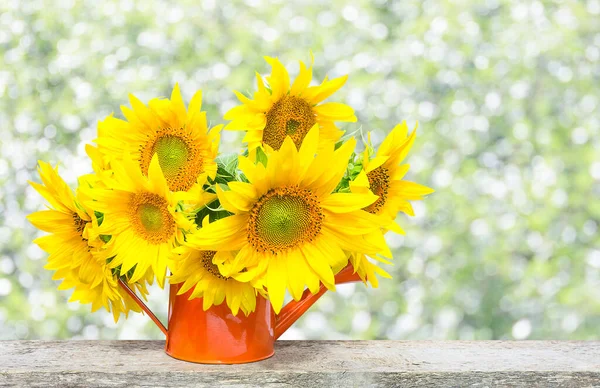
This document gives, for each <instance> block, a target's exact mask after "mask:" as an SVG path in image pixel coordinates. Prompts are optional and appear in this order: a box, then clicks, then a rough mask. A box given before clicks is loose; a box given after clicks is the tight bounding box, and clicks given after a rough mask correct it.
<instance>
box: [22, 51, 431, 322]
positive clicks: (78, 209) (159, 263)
mask: <svg viewBox="0 0 600 388" xmlns="http://www.w3.org/2000/svg"><path fill="white" fill-rule="evenodd" d="M266 61H267V63H268V64H269V65H270V66H271V68H272V70H271V73H270V75H269V76H267V77H266V83H265V80H264V79H263V77H262V76H260V75H258V74H257V76H256V79H257V91H256V92H255V93H254V95H253V96H252V98H250V97H247V96H245V95H243V94H241V93H239V92H235V93H236V95H237V97H238V98H239V100H240V102H241V105H239V106H237V107H234V108H233V109H231V110H230V111H229V112H227V113H226V114H225V116H224V118H225V119H226V120H228V121H229V123H228V124H227V125H226V126H225V127H224V128H223V126H222V125H218V126H216V127H213V128H209V127H208V125H207V117H206V113H205V112H203V111H202V110H201V109H202V94H201V91H198V92H197V93H196V94H195V95H194V96H193V97H192V98H191V100H190V102H189V104H188V106H187V107H186V105H185V103H184V101H183V99H182V96H181V93H180V90H179V87H178V85H175V87H174V89H173V92H172V94H171V97H170V98H169V99H166V98H156V99H152V100H150V101H149V103H148V104H147V105H146V104H144V103H142V102H141V101H140V100H138V99H137V98H136V97H134V96H133V95H131V96H130V100H129V101H130V104H131V107H122V108H121V110H122V113H123V116H124V119H119V118H116V117H114V116H113V115H110V116H109V117H107V118H106V119H105V120H103V121H101V122H100V123H99V124H98V137H97V139H96V140H95V143H96V145H95V146H92V145H87V146H86V152H87V154H88V156H89V157H90V159H91V162H92V167H93V171H94V172H93V173H92V174H89V175H84V176H82V177H80V178H79V184H78V188H77V190H76V192H73V191H72V190H71V189H70V188H69V187H68V185H67V184H66V183H65V182H64V181H63V180H62V179H61V178H60V176H59V175H58V170H57V168H53V167H52V166H51V165H50V164H48V163H45V162H41V161H40V162H39V167H38V171H39V175H40V178H41V183H34V182H31V185H32V186H33V187H34V188H35V189H36V190H37V191H38V192H39V193H40V194H41V195H42V196H43V197H44V198H45V199H46V200H47V201H48V203H49V208H48V209H47V210H42V211H38V212H36V213H33V214H31V215H29V217H28V218H29V220H30V221H31V223H32V224H33V225H35V226H36V227H37V228H39V229H41V230H43V231H45V232H48V233H49V234H48V235H45V236H43V237H40V238H38V239H36V240H35V242H36V243H37V244H38V245H39V246H40V247H41V248H42V249H43V250H44V251H46V252H47V253H48V254H49V257H48V263H47V265H46V266H45V268H47V269H49V270H52V271H54V276H53V279H55V280H60V281H61V283H60V285H59V289H71V288H74V292H73V294H72V296H71V300H72V301H79V302H81V303H91V305H92V311H95V310H98V309H100V308H102V307H103V308H105V309H106V310H108V311H111V312H112V313H113V315H114V319H115V321H117V320H118V319H119V317H120V315H121V313H123V314H124V315H125V316H127V314H128V313H129V312H130V311H135V312H140V311H141V310H140V307H139V306H138V305H137V304H136V303H135V301H134V300H133V299H132V297H131V296H130V295H129V294H128V293H127V292H124V290H123V289H122V288H120V287H119V283H120V282H125V283H126V284H128V285H129V287H130V288H131V289H132V290H133V291H134V292H136V293H137V294H139V295H140V296H141V297H142V298H145V297H146V295H147V288H146V287H147V285H148V284H152V283H153V282H154V281H156V282H157V283H158V284H159V285H160V286H161V287H163V286H164V284H165V280H166V279H168V281H169V282H170V283H171V284H175V283H176V284H181V287H180V289H179V293H180V294H183V293H186V292H190V296H189V298H190V299H192V298H202V305H203V308H204V310H207V309H209V308H210V307H211V306H213V305H221V304H223V303H226V305H227V306H228V308H229V309H230V310H231V313H232V314H233V315H237V314H239V313H240V311H241V313H242V314H245V315H246V316H247V315H248V314H250V313H251V312H253V311H254V309H255V306H256V301H257V298H266V299H268V300H269V301H270V302H271V305H272V307H273V310H274V311H275V313H279V312H280V310H281V308H282V305H283V302H284V297H285V294H286V292H289V294H290V295H291V297H292V298H294V299H295V300H299V299H300V298H301V296H302V294H303V292H304V291H305V289H308V290H310V292H311V293H316V292H317V291H318V289H319V287H320V286H321V284H323V285H324V286H325V287H327V288H328V289H330V290H334V289H335V281H334V276H335V275H336V274H337V273H338V272H340V271H341V270H342V269H344V268H345V267H347V266H348V265H351V266H352V267H353V271H354V272H355V273H357V274H358V275H359V276H360V278H361V279H362V280H363V281H364V282H365V283H369V284H371V285H372V286H373V287H377V286H378V279H377V276H378V275H379V276H381V277H385V278H389V277H390V275H389V274H388V273H387V272H386V271H385V270H384V269H382V268H381V267H380V264H390V260H391V259H392V254H391V252H390V250H389V248H388V247H387V245H386V242H385V239H384V234H385V233H387V232H388V231H391V232H394V233H403V231H402V229H401V228H400V227H399V226H398V225H397V224H396V223H395V218H396V216H397V214H398V213H399V212H402V213H405V214H408V215H413V209H412V207H411V204H410V201H415V200H421V199H423V197H424V196H425V195H427V194H429V193H431V192H433V190H431V189H429V188H427V187H425V186H422V185H419V184H417V183H413V182H409V181H406V180H404V179H403V178H404V176H405V174H406V173H407V171H408V168H409V166H408V164H402V162H403V161H404V159H405V158H406V156H407V154H408V152H409V150H410V149H411V147H412V145H413V143H414V141H415V136H416V131H415V130H413V131H412V132H410V133H409V130H408V128H407V125H406V123H402V124H399V125H397V126H396V127H394V128H393V129H392V131H391V132H390V133H389V135H388V136H387V137H386V138H385V140H384V141H383V142H382V143H381V144H380V146H379V148H378V149H377V150H375V149H374V147H373V145H372V144H371V141H370V136H368V137H367V140H366V141H364V143H365V144H364V152H361V153H359V154H357V153H355V147H356V140H355V139H354V138H353V137H352V136H348V135H344V132H343V131H341V130H340V129H338V127H337V126H336V124H335V122H339V121H345V122H355V121H356V117H355V115H354V111H353V109H352V108H351V107H349V106H348V105H345V104H342V103H339V102H323V101H325V100H326V99H328V98H329V97H330V96H331V95H332V94H334V93H335V92H336V91H337V90H338V89H340V88H341V87H342V86H343V85H344V84H345V82H346V80H347V76H344V77H340V78H335V79H327V78H325V80H324V81H323V82H322V83H320V84H319V85H311V81H312V72H313V66H312V63H311V65H310V66H306V65H305V64H304V63H302V62H300V71H299V74H298V76H297V77H296V79H295V80H294V81H293V83H292V82H291V81H290V78H289V75H288V72H287V70H286V69H285V67H284V66H283V65H282V64H281V62H280V61H279V60H278V59H277V58H266ZM222 129H224V130H239V131H245V137H244V138H243V142H244V143H245V145H246V146H245V149H244V150H243V152H242V153H241V154H240V155H237V154H235V155H230V154H220V153H219V150H218V148H219V140H220V133H221V130H222Z"/></svg>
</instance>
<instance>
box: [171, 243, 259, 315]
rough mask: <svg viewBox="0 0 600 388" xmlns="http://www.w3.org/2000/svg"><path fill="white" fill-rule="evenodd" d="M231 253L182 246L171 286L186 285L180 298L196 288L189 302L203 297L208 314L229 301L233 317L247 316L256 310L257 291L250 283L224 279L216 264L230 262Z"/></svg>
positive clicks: (177, 253)
mask: <svg viewBox="0 0 600 388" xmlns="http://www.w3.org/2000/svg"><path fill="white" fill-rule="evenodd" d="M231 254H232V253H231V252H228V251H223V252H215V251H199V250H196V249H194V248H189V247H185V246H182V247H179V248H177V250H176V254H175V255H174V257H173V261H174V263H175V264H174V265H173V268H172V270H173V274H172V276H171V277H170V278H169V281H170V282H171V283H172V284H177V283H182V282H183V285H182V286H181V288H180V289H179V292H178V293H177V294H178V295H181V294H184V293H186V292H187V291H189V290H190V289H191V288H194V290H193V291H192V293H191V294H190V297H189V299H194V298H203V301H202V303H203V304H202V306H203V308H204V310H205V311H206V310H208V309H209V308H210V307H211V306H213V305H215V306H218V305H220V304H221V303H223V301H226V302H227V306H228V307H229V308H230V309H231V312H232V313H233V315H237V313H238V311H239V310H242V312H243V313H244V314H245V315H248V314H250V313H251V312H253V311H254V309H255V308H256V293H257V290H256V289H255V287H253V286H252V284H251V283H248V282H246V283H243V282H239V281H237V280H235V279H234V278H232V277H227V276H223V274H221V272H220V271H219V266H218V264H216V263H223V262H224V261H230V260H231V259H232V257H231Z"/></svg>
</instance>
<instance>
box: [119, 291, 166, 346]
mask: <svg viewBox="0 0 600 388" xmlns="http://www.w3.org/2000/svg"><path fill="white" fill-rule="evenodd" d="M119 285H121V288H123V290H124V291H125V292H126V293H127V294H128V295H129V296H130V297H131V298H133V300H134V301H135V303H137V305H138V306H140V308H141V309H142V310H144V312H145V313H146V314H148V316H149V317H150V319H152V321H153V322H154V323H155V324H156V326H158V328H159V329H160V331H162V332H163V334H164V335H165V336H166V335H167V328H166V327H165V325H163V324H162V322H161V321H160V319H158V317H157V316H156V315H154V313H153V312H152V310H150V309H149V308H148V306H146V304H145V303H144V302H143V301H142V300H141V299H140V298H139V297H138V296H137V295H136V294H135V292H133V290H132V289H131V288H129V286H128V285H127V283H125V282H124V281H123V280H121V279H119Z"/></svg>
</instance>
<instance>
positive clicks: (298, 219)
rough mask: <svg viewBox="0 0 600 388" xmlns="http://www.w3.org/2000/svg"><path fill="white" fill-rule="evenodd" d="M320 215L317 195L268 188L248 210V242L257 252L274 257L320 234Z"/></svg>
mask: <svg viewBox="0 0 600 388" xmlns="http://www.w3.org/2000/svg"><path fill="white" fill-rule="evenodd" d="M322 223H323V212H322V211H321V207H320V204H319V201H318V199H317V196H316V195H314V194H313V193H311V192H310V191H309V190H305V189H301V188H298V187H296V186H286V187H278V188H275V189H271V190H270V191H269V192H267V193H266V194H265V195H263V196H262V197H261V198H260V199H259V200H258V201H257V202H256V204H255V205H254V207H253V208H252V210H251V211H250V220H249V222H248V241H249V242H250V244H252V246H253V247H254V248H255V249H256V250H258V251H260V252H271V253H273V254H277V253H278V252H281V251H283V250H285V249H288V248H293V247H295V246H298V245H300V244H302V243H305V242H310V241H312V240H313V239H314V238H315V237H317V236H318V235H319V233H320V232H321V225H322Z"/></svg>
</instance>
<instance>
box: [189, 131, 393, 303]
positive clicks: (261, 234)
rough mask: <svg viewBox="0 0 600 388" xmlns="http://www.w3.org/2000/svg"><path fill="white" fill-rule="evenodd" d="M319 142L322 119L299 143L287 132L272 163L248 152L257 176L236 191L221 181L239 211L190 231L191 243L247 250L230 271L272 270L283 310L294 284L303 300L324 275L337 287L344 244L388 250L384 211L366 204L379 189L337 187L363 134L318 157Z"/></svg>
mask: <svg viewBox="0 0 600 388" xmlns="http://www.w3.org/2000/svg"><path fill="white" fill-rule="evenodd" d="M318 144H319V128H318V126H315V127H314V128H313V129H312V130H311V131H310V132H309V133H308V134H307V135H306V138H305V139H304V141H303V143H302V145H301V146H300V149H299V150H297V148H296V145H295V143H294V142H293V140H292V139H291V138H290V137H288V138H286V140H285V141H284V143H283V145H282V147H281V149H280V150H279V151H274V152H273V153H271V154H270V155H269V158H268V162H267V164H266V166H264V165H263V164H261V163H259V164H256V165H255V164H254V163H252V162H251V161H250V160H249V159H248V158H246V157H240V158H239V166H240V169H241V170H242V171H243V173H244V174H245V176H246V177H247V178H248V180H249V182H250V183H244V182H229V184H228V185H229V191H224V190H222V189H220V188H217V195H218V197H219V200H220V202H221V205H222V206H223V207H224V208H225V209H226V210H228V211H229V212H231V213H233V215H232V216H229V217H226V218H223V219H221V220H218V221H216V222H213V223H211V224H209V225H206V226H205V227H203V228H201V229H199V230H198V231H197V232H196V233H194V234H192V235H190V236H187V237H188V238H187V242H186V244H187V245H189V246H191V247H193V248H195V249H199V250H212V251H222V250H230V251H239V252H238V253H237V254H236V256H235V258H234V259H233V261H232V262H231V263H230V265H229V271H224V272H225V274H226V275H228V276H229V275H231V276H233V277H235V278H236V279H239V280H242V281H247V280H249V279H252V278H257V277H258V278H260V277H264V283H265V286H266V288H267V291H268V296H269V299H270V300H271V303H272V305H273V308H274V310H275V312H276V313H279V311H280V310H281V307H282V304H283V299H284V296H285V291H286V289H287V290H289V292H290V294H291V295H292V297H293V298H294V299H295V300H299V299H300V298H301V296H302V292H303V291H304V288H305V286H308V289H309V290H310V291H311V292H312V293H316V292H318V290H319V282H322V283H323V284H324V285H325V286H326V287H328V288H329V289H335V281H334V274H335V273H337V272H339V271H340V270H341V269H342V268H344V267H345V266H346V265H347V263H348V256H347V255H346V254H345V252H344V250H347V251H356V252H363V253H369V254H376V253H377V252H383V251H385V250H386V249H387V248H386V247H385V241H384V240H383V238H378V237H377V234H374V233H371V232H374V231H377V230H378V228H379V223H378V219H377V217H375V216H373V215H372V214H369V213H367V212H364V211H362V210H361V209H362V208H364V207H367V206H369V205H371V204H372V203H373V202H374V201H375V200H377V196H375V195H374V194H372V193H370V192H368V193H363V194H354V193H334V194H332V192H333V191H334V189H335V188H336V186H337V185H338V183H339V182H340V180H341V178H342V176H343V175H344V172H345V170H346V165H347V161H348V157H349V156H350V154H351V153H352V151H353V148H354V145H355V140H354V139H351V140H349V141H347V142H346V143H344V144H343V145H342V146H341V147H339V148H338V149H337V150H335V151H334V149H333V147H330V148H327V149H323V150H321V151H319V153H318V154H317V155H316V157H315V154H316V153H317V148H318ZM236 272H237V273H236Z"/></svg>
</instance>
